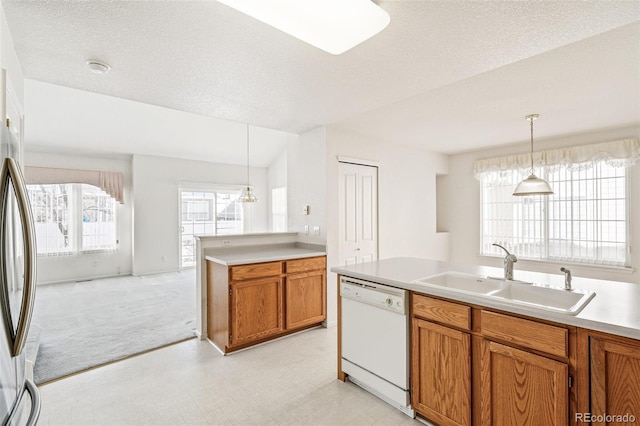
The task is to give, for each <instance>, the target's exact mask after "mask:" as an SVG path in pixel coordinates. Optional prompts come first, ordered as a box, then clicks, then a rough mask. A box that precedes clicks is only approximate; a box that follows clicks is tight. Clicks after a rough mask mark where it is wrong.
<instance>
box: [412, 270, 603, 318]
mask: <svg viewBox="0 0 640 426" xmlns="http://www.w3.org/2000/svg"><path fill="white" fill-rule="evenodd" d="M414 283H418V284H424V285H427V286H429V287H435V288H443V289H445V288H446V289H448V290H451V291H454V292H458V293H464V294H472V295H475V296H481V297H487V298H490V299H494V300H500V301H502V302H507V303H511V304H514V305H519V306H526V307H529V308H535V309H540V310H545V311H551V312H558V313H563V314H567V315H576V314H578V312H580V311H581V310H582V308H584V307H585V306H586V305H587V303H589V302H590V301H591V299H593V297H594V296H595V295H596V294H595V293H594V292H592V291H587V290H581V289H572V290H565V289H564V288H558V287H551V286H543V285H537V284H533V283H526V282H522V281H511V280H504V279H501V278H492V277H483V276H480V275H468V274H463V273H459V272H446V273H444V274H440V275H434V276H431V277H426V278H420V279H418V280H415V281H414Z"/></svg>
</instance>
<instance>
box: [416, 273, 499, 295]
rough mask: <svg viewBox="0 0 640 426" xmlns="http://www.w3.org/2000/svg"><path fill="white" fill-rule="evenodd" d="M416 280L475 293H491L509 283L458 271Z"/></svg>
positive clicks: (421, 282)
mask: <svg viewBox="0 0 640 426" xmlns="http://www.w3.org/2000/svg"><path fill="white" fill-rule="evenodd" d="M414 282H416V283H420V284H427V285H430V286H434V287H446V288H449V289H452V290H457V291H463V292H465V293H474V294H490V293H492V292H495V291H498V290H501V289H503V288H504V287H505V285H506V284H507V283H506V281H504V280H500V279H495V278H486V277H482V276H480V275H467V274H461V273H457V272H446V273H444V274H440V275H434V276H432V277H426V278H420V279H418V280H416V281H414Z"/></svg>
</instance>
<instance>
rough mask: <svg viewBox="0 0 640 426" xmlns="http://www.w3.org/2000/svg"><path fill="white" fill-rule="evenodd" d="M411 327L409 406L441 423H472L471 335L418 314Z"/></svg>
mask: <svg viewBox="0 0 640 426" xmlns="http://www.w3.org/2000/svg"><path fill="white" fill-rule="evenodd" d="M412 321H413V331H412V337H413V341H412V366H411V369H412V373H411V374H412V402H411V404H412V406H413V408H414V409H415V410H417V411H418V412H420V413H421V414H423V415H424V416H425V417H427V418H429V419H431V420H433V421H435V422H437V423H438V424H441V425H470V424H471V337H470V335H469V333H465V332H462V331H458V330H454V329H451V328H448V327H444V326H441V325H438V324H434V323H431V322H428V321H424V320H421V319H418V318H413V320H412Z"/></svg>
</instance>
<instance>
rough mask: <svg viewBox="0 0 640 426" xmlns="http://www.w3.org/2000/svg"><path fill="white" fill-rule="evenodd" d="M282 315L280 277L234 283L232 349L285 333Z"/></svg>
mask: <svg viewBox="0 0 640 426" xmlns="http://www.w3.org/2000/svg"><path fill="white" fill-rule="evenodd" d="M282 311H283V309H282V280H281V279H280V278H279V277H274V278H265V279H260V280H249V281H243V282H236V283H232V284H231V304H230V315H231V336H230V337H229V342H230V343H229V345H230V346H237V345H241V344H244V343H248V342H252V341H255V340H259V339H262V338H264V337H268V336H271V335H273V334H277V333H280V332H282V331H283V330H284V327H283V320H282Z"/></svg>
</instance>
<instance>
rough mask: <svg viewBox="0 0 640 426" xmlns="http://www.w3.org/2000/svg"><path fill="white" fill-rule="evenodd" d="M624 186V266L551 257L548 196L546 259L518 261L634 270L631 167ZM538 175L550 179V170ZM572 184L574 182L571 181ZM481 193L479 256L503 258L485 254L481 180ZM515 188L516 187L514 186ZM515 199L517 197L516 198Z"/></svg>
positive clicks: (626, 174) (545, 226)
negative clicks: (632, 254) (632, 263)
mask: <svg viewBox="0 0 640 426" xmlns="http://www.w3.org/2000/svg"><path fill="white" fill-rule="evenodd" d="M597 163H598V161H594V162H593V166H594V167H595V166H596V164H597ZM624 170H625V171H624V185H625V188H624V189H625V194H624V197H625V208H624V210H625V243H626V248H625V260H624V264H623V265H615V264H610V263H598V262H589V261H588V259H587V258H582V259H584V261H576V260H575V258H574V259H572V260H563V259H562V258H559V257H550V255H549V242H550V231H549V229H550V228H549V226H550V218H549V197H548V196H541V197H542V199H543V204H544V208H543V210H544V220H543V226H544V232H543V234H544V241H543V245H544V252H545V257H544V258H531V257H524V256H522V255H519V254H518V253H517V252H516V253H513V254H515V255H516V256H518V260H523V261H526V262H534V263H542V264H558V263H562V264H567V265H575V266H579V267H587V268H597V269H615V270H624V271H632V270H634V268H633V267H632V265H631V262H632V256H631V204H632V201H631V199H630V196H631V188H630V185H631V174H632V172H631V170H630V168H629V167H624ZM538 173H539V176H540V177H542V178H544V179H545V180H547V179H548V170H547V168H546V167H539V168H538ZM571 181H572V183H573V182H574V180H573V179H572V180H571ZM548 182H549V183H550V184H551V186H552V187H553V186H554V183H553V182H552V181H548ZM479 183H480V185H479V191H480V196H479V208H480V214H479V219H480V220H479V234H480V235H479V241H478V243H479V244H478V253H479V254H478V256H479V257H488V258H502V257H503V256H501V255H500V254H493V253H485V252H483V248H484V246H485V244H484V243H485V239H486V238H488V237H486V236H485V234H484V220H485V217H484V216H485V215H484V207H485V205H484V202H485V200H484V182H483V180H482V179H479ZM514 188H515V185H514ZM514 197H515V196H514Z"/></svg>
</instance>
